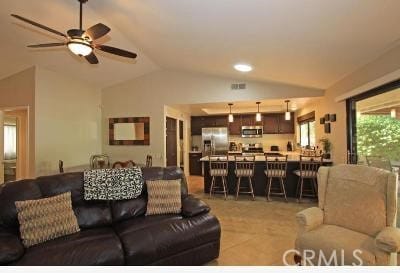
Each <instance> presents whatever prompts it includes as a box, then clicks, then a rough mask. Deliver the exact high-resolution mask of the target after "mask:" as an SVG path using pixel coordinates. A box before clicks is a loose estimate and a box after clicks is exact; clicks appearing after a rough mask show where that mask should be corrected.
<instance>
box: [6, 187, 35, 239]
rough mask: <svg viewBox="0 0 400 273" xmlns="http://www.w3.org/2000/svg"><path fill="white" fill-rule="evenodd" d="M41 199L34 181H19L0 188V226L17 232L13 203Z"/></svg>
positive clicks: (15, 212) (15, 210)
mask: <svg viewBox="0 0 400 273" xmlns="http://www.w3.org/2000/svg"><path fill="white" fill-rule="evenodd" d="M39 198H42V193H41V192H40V189H39V187H38V185H37V184H36V183H35V181H34V180H20V181H16V182H11V183H6V184H5V185H3V186H2V187H0V226H2V227H5V228H7V229H12V230H13V231H15V232H17V231H18V228H19V224H18V216H17V209H16V207H15V201H22V200H33V199H39Z"/></svg>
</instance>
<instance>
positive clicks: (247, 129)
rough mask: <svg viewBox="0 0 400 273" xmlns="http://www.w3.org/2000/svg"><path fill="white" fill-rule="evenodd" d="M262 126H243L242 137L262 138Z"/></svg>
mask: <svg viewBox="0 0 400 273" xmlns="http://www.w3.org/2000/svg"><path fill="white" fill-rule="evenodd" d="M262 135H263V127H262V126H242V137H262Z"/></svg>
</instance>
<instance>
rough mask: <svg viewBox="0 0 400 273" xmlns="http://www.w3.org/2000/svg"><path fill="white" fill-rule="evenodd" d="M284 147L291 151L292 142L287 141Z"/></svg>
mask: <svg viewBox="0 0 400 273" xmlns="http://www.w3.org/2000/svg"><path fill="white" fill-rule="evenodd" d="M286 149H287V151H288V152H291V151H293V143H292V142H291V141H288V143H287V145H286Z"/></svg>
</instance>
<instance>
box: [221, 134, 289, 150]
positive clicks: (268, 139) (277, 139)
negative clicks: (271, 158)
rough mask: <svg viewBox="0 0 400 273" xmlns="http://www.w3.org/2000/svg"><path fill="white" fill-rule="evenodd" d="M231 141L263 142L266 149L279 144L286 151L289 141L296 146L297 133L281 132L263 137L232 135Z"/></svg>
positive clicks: (280, 148)
mask: <svg viewBox="0 0 400 273" xmlns="http://www.w3.org/2000/svg"><path fill="white" fill-rule="evenodd" d="M229 141H230V142H231V141H234V142H236V143H245V144H247V143H261V144H262V145H263V148H264V151H269V150H270V149H271V146H272V145H276V146H279V150H280V151H286V145H287V143H288V141H291V142H292V144H293V146H295V145H294V144H295V135H294V134H287V135H286V134H279V135H272V134H271V135H263V137H262V138H242V137H240V136H230V137H229Z"/></svg>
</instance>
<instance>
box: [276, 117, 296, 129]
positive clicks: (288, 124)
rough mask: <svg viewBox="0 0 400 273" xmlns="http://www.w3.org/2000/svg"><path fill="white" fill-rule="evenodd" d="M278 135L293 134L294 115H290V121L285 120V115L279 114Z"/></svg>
mask: <svg viewBox="0 0 400 273" xmlns="http://www.w3.org/2000/svg"><path fill="white" fill-rule="evenodd" d="M278 119H279V134H294V113H290V120H285V114H279V117H278Z"/></svg>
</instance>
